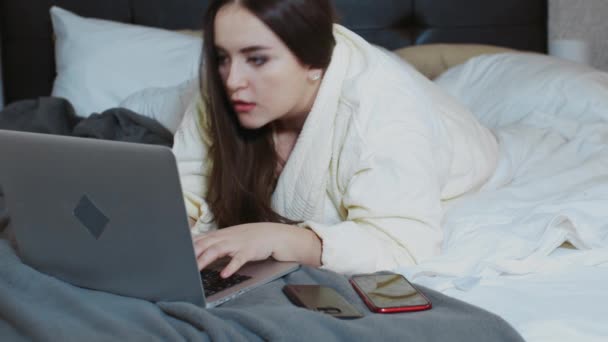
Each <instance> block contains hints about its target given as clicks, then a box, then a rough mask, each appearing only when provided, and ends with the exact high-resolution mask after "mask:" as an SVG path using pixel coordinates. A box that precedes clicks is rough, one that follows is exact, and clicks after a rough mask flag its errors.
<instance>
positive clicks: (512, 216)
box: [399, 53, 608, 342]
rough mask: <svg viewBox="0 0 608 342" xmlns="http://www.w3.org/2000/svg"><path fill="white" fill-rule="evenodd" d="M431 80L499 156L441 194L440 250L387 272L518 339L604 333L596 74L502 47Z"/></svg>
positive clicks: (603, 107) (603, 85)
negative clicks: (459, 192)
mask: <svg viewBox="0 0 608 342" xmlns="http://www.w3.org/2000/svg"><path fill="white" fill-rule="evenodd" d="M437 83H438V84H439V85H440V86H441V87H443V88H444V89H445V90H446V91H448V92H449V93H451V94H452V95H453V96H455V97H456V98H458V99H459V100H461V101H462V102H464V103H465V104H466V105H467V106H468V107H469V108H471V110H472V111H473V112H474V114H475V115H476V117H477V118H478V119H479V120H480V121H482V123H484V124H485V125H486V126H488V127H490V128H491V129H492V130H493V131H494V133H495V134H496V136H497V138H498V140H499V142H500V147H501V156H500V162H499V165H498V169H497V170H496V172H495V174H494V176H493V177H492V178H491V179H490V181H489V182H488V183H487V184H486V185H485V187H484V188H483V189H481V191H479V192H478V193H475V194H470V195H469V196H465V197H463V198H459V199H457V200H455V201H453V202H451V203H447V204H446V215H445V217H444V220H443V227H444V231H445V234H446V237H445V241H444V246H443V253H442V254H441V255H440V256H438V257H436V258H433V259H430V260H426V261H425V262H423V263H421V264H420V265H418V266H416V267H404V268H401V269H400V270H399V271H400V272H401V273H403V274H405V275H407V276H408V277H409V278H410V279H413V280H414V281H416V282H418V283H420V284H424V285H425V286H428V287H430V288H433V289H435V290H438V291H440V292H442V293H445V294H448V295H450V296H453V297H456V298H460V299H463V300H465V301H467V302H470V303H475V304H476V305H480V306H482V307H484V308H486V309H488V310H491V311H493V312H496V313H499V314H500V315H501V316H502V317H504V318H505V319H507V320H508V321H509V322H510V323H511V324H513V325H514V326H515V328H516V329H517V330H518V331H519V332H520V333H521V334H522V336H523V337H524V338H525V339H526V340H527V341H551V342H554V341H575V340H576V341H606V340H608V311H607V310H606V308H608V293H606V291H605V286H606V284H607V283H608V215H606V209H607V208H608V73H605V72H601V71H599V70H595V69H591V68H589V67H586V66H583V65H578V64H574V63H571V62H567V61H561V60H558V59H554V58H550V57H548V56H542V55H536V54H521V53H518V54H512V53H509V54H498V55H486V56H480V57H477V58H474V59H472V60H470V61H469V62H467V63H465V64H464V65H461V66H459V67H456V68H454V69H452V70H450V71H448V73H446V74H444V75H442V76H441V77H440V78H439V79H438V80H437Z"/></svg>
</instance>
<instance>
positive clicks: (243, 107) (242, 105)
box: [232, 101, 256, 113]
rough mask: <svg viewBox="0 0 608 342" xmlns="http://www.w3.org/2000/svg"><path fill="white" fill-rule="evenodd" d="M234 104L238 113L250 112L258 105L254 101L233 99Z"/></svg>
mask: <svg viewBox="0 0 608 342" xmlns="http://www.w3.org/2000/svg"><path fill="white" fill-rule="evenodd" d="M232 105H233V106H234V110H235V111H236V112H237V113H249V112H251V111H252V110H253V109H254V108H255V106H256V105H255V103H254V102H245V101H232Z"/></svg>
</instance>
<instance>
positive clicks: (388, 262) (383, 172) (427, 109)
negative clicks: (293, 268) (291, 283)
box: [301, 93, 496, 273]
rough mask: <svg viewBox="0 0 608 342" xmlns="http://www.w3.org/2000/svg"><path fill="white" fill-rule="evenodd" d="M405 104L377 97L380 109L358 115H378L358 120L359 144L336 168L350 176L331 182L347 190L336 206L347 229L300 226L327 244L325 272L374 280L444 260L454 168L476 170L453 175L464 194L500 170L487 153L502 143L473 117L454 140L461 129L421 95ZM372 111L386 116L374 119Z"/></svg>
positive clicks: (311, 224) (346, 150)
mask: <svg viewBox="0 0 608 342" xmlns="http://www.w3.org/2000/svg"><path fill="white" fill-rule="evenodd" d="M400 96H401V97H399V94H397V93H394V94H376V95H375V96H373V97H375V98H376V99H378V101H375V102H374V103H372V104H371V105H369V106H368V107H367V108H366V107H365V103H364V104H362V107H360V108H358V110H359V111H362V112H372V114H370V115H367V116H363V117H366V119H360V120H355V125H354V128H355V129H356V130H357V131H358V132H360V133H359V134H358V138H357V139H355V140H356V141H357V143H351V144H348V143H346V145H348V146H349V147H342V148H341V149H342V152H341V154H340V157H339V160H338V163H339V165H341V168H350V169H351V170H349V171H348V172H339V173H340V175H333V176H332V177H337V178H338V179H342V183H343V184H344V185H343V186H342V189H340V191H341V192H342V194H341V203H337V204H336V205H339V207H340V211H341V212H342V213H343V221H342V222H340V223H338V224H332V225H328V224H324V223H320V222H311V221H306V222H304V223H303V224H301V225H302V226H304V227H307V228H310V229H312V230H313V231H314V232H315V233H316V234H317V235H318V236H319V237H320V239H321V240H322V244H323V251H322V256H321V261H322V264H323V267H324V268H327V269H331V270H333V271H336V272H340V273H362V272H376V271H380V270H392V269H395V268H396V267H399V266H407V265H413V264H417V263H420V262H421V261H423V260H425V259H427V258H430V257H433V256H436V255H438V254H439V253H440V248H441V244H442V239H443V233H442V229H441V220H442V215H443V210H442V204H441V200H442V188H444V186H445V185H446V184H448V183H449V179H448V178H449V177H450V172H452V171H453V170H454V168H453V165H461V164H464V163H465V162H466V163H468V164H475V163H478V165H475V166H473V167H468V169H466V171H465V172H464V173H466V175H464V174H462V175H455V174H453V175H452V176H453V178H454V182H458V183H460V184H450V187H455V188H459V189H463V190H464V189H469V190H470V189H472V188H474V187H475V186H479V185H480V184H483V182H484V181H485V180H486V179H487V177H488V176H489V175H490V174H491V172H492V171H493V169H494V163H495V156H494V155H492V153H491V151H493V150H492V149H488V150H487V151H489V152H488V153H485V152H484V151H485V150H484V147H483V145H484V144H485V145H492V144H494V145H495V144H496V142H495V141H494V140H493V136H491V135H487V134H486V133H487V131H486V130H485V129H480V125H479V124H478V123H477V122H476V121H475V120H474V118H473V117H472V116H469V117H466V116H463V117H464V119H459V120H460V123H459V125H458V127H457V130H458V131H457V132H450V131H449V130H448V129H447V128H446V127H450V128H454V127H456V126H454V125H451V124H447V123H446V122H445V121H443V120H442V115H441V113H440V110H438V108H437V106H436V105H435V104H433V103H430V102H429V101H427V102H420V101H418V100H417V97H418V96H417V95H416V94H415V93H414V94H411V95H410V96H409V98H403V97H404V96H406V95H404V94H403V93H402V94H401V95H400ZM427 98H428V96H427ZM382 99H383V100H382ZM395 99H400V100H395ZM374 109H376V110H378V111H382V115H378V114H377V113H378V112H375V113H376V115H374V114H373V113H374ZM353 146H354V147H353ZM455 146H458V147H455ZM492 146H493V145H492ZM456 149H458V151H455V150H456ZM484 153H485V155H484ZM474 158H478V160H477V161H473V159H474ZM484 160H485V161H484ZM486 161H487V162H486ZM344 174H345V175H347V176H344ZM456 176H458V177H456ZM344 216H345V217H344Z"/></svg>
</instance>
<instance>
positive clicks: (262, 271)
mask: <svg viewBox="0 0 608 342" xmlns="http://www.w3.org/2000/svg"><path fill="white" fill-rule="evenodd" d="M0 164H1V166H0V187H2V188H3V189H4V195H5V200H6V206H7V209H8V213H9V215H10V218H11V226H12V229H13V231H14V233H15V237H16V240H17V246H18V250H19V254H20V256H21V258H22V260H23V261H24V262H25V263H26V264H28V265H30V266H32V267H34V268H36V269H38V270H39V271H41V272H44V273H47V274H49V275H51V276H54V277H56V278H58V279H61V280H64V281H66V282H68V283H71V284H73V285H76V286H79V287H84V288H89V289H94V290H100V291H105V292H110V293H114V294H118V295H123V296H129V297H136V298H141V299H146V300H149V301H152V302H158V301H186V302H190V303H192V304H195V305H198V306H201V307H214V306H217V305H220V304H222V303H224V302H226V301H227V300H230V299H232V298H234V297H236V296H238V295H240V294H242V293H244V292H246V291H249V290H251V289H254V288H256V287H258V286H260V285H263V284H265V283H268V282H270V281H272V280H275V279H277V278H280V277H282V276H284V275H286V274H288V273H290V272H292V271H294V270H296V269H297V268H298V267H299V265H298V264H297V263H289V262H278V261H274V260H270V259H269V260H265V261H260V262H250V263H247V264H246V265H245V266H244V267H243V268H241V269H240V270H239V271H238V275H236V276H232V277H230V278H228V280H225V281H222V279H221V278H220V277H219V275H218V272H219V269H221V266H222V262H221V261H220V262H218V263H216V264H215V265H214V267H208V268H205V269H204V270H203V271H202V272H199V270H198V267H197V264H196V258H195V254H194V247H193V242H192V236H191V233H190V229H189V227H188V219H187V215H186V209H185V205H184V199H183V196H182V190H181V186H180V180H179V176H178V172H177V166H176V161H175V157H174V156H173V153H172V151H171V149H169V148H167V147H162V146H156V145H144V144H136V143H124V142H115V141H107V140H95V139H88V138H74V137H66V136H56V135H48V134H37V133H24V132H14V131H4V130H0ZM214 277H215V278H219V281H220V282H221V283H222V285H219V287H218V288H211V286H216V285H215V284H214V282H216V281H218V279H216V280H207V279H208V278H214ZM203 279H205V280H203Z"/></svg>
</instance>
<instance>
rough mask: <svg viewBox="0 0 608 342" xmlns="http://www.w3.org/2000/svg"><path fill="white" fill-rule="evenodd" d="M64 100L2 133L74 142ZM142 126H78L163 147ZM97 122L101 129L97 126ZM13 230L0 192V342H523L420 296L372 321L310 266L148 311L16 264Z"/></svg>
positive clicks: (340, 280)
mask: <svg viewBox="0 0 608 342" xmlns="http://www.w3.org/2000/svg"><path fill="white" fill-rule="evenodd" d="M62 101H63V100H59V101H58V100H56V99H48V98H47V99H42V100H37V102H30V103H29V104H28V103H26V104H22V106H21V107H19V108H21V109H26V110H24V111H23V112H22V114H24V115H25V116H24V117H19V116H18V115H16V114H15V113H16V112H15V111H14V110H15V109H16V108H15V107H12V110H13V112H11V113H10V114H11V115H12V114H15V115H13V116H10V115H4V116H3V115H2V114H3V113H4V112H3V113H0V126H1V125H2V124H4V125H5V126H4V128H7V125H9V124H11V125H13V126H12V129H21V130H29V131H38V132H40V131H44V132H46V133H55V134H70V135H73V134H74V131H75V127H77V125H79V124H81V125H82V123H83V122H85V121H84V120H78V119H76V118H74V117H73V116H72V115H73V113H70V110H71V106H69V103H66V102H62ZM27 105H29V107H28V106H27ZM28 108H29V109H28ZM125 113H126V114H125ZM4 114H5V113H4ZM123 119H124V120H123ZM140 119H141V118H139V117H138V116H137V115H134V114H131V113H127V112H124V111H121V110H115V111H113V112H110V114H107V113H106V114H105V116H103V118H101V119H100V120H101V121H99V122H97V123H94V121H91V120H89V121H88V122H85V124H84V125H85V126H86V127H85V126H81V127H84V129H85V131H86V129H90V133H91V134H92V135H95V134H97V135H98V137H101V138H110V139H114V140H117V139H118V140H123V141H139V142H142V141H143V142H151V143H158V142H159V141H165V142H166V137H165V138H162V134H160V135H158V134H157V132H156V131H157V130H158V127H156V126H155V124H154V123H152V124H151V123H150V122H149V121H146V120H143V121H137V120H140ZM3 120H4V121H3ZM61 120H64V121H63V122H61ZM85 120H87V119H85ZM121 120H122V121H121ZM100 122H104V124H101V125H98V124H100ZM142 123H143V124H142ZM96 125H98V126H96ZM104 127H106V128H105V129H104ZM160 131H161V132H162V130H160ZM159 139H160V140H159ZM1 158H2V156H0V165H1ZM0 167H1V166H0ZM10 231H11V229H10V220H9V219H8V213H7V212H6V209H5V206H4V202H3V197H2V189H1V187H0V340H1V341H18V340H45V341H46V340H54V341H180V340H188V341H190V340H197V341H198V340H201V341H204V340H215V341H262V340H264V341H266V340H271V341H311V340H312V341H314V340H320V341H344V340H365V341H372V340H391V341H397V340H398V341H451V342H456V341H522V339H521V337H520V336H519V335H518V334H517V332H516V331H514V330H513V328H511V327H510V326H509V325H508V324H507V323H506V322H505V321H504V320H502V319H501V318H500V317H498V316H496V315H494V314H491V313H489V312H486V311H484V310H481V309H479V308H476V307H474V306H471V305H468V304H466V303H463V302H460V301H458V300H456V299H453V298H450V297H447V296H444V295H442V294H440V293H437V292H434V291H431V290H428V289H424V288H422V289H421V290H422V291H423V292H424V293H425V294H426V295H427V296H428V297H429V299H430V300H431V301H432V303H433V309H431V310H429V311H423V312H417V313H403V314H390V315H382V314H373V313H371V312H370V311H369V310H368V309H367V308H366V307H365V305H364V304H363V302H362V301H361V300H360V299H359V298H358V296H357V295H356V293H355V292H354V291H353V289H352V288H351V286H350V284H349V283H348V281H347V279H346V278H345V277H344V276H341V275H338V274H335V273H332V272H327V271H321V270H317V269H312V268H307V267H303V268H302V269H300V270H299V271H297V272H294V273H292V274H290V275H288V276H287V277H284V278H282V279H279V280H277V281H274V282H272V283H270V284H267V285H265V286H262V287H261V288H259V289H256V290H254V291H251V292H249V293H247V294H245V295H243V296H241V297H239V298H237V299H235V300H232V301H230V302H228V303H226V304H224V305H223V306H221V307H218V308H214V309H203V308H200V307H196V306H194V305H192V304H188V303H178V302H173V303H170V302H160V303H150V302H147V301H143V300H138V299H134V298H127V297H122V296H117V295H112V294H109V293H103V292H99V291H93V290H87V289H82V288H78V287H75V286H72V285H70V284H67V283H65V282H63V281H60V280H58V279H55V278H53V277H50V276H48V275H45V274H43V273H40V272H38V271H36V270H35V269H32V268H30V267H29V266H27V265H25V264H23V263H22V262H21V259H20V258H19V256H18V255H17V253H16V252H15V250H16V249H15V247H16V245H15V244H14V241H12V242H10V241H11V234H10ZM159 277H162V275H160V274H159ZM285 284H322V285H326V286H330V287H333V288H334V289H336V290H337V291H338V292H339V293H341V294H342V295H343V296H344V297H345V298H347V299H348V300H349V301H350V302H351V303H353V304H354V305H355V306H356V307H357V308H358V309H359V311H361V312H363V313H364V314H365V316H364V317H363V318H359V319H355V320H339V319H336V318H333V317H330V316H328V315H325V314H322V313H317V312H312V311H308V310H306V309H302V308H298V307H296V306H294V305H292V304H291V302H289V300H288V299H287V298H286V297H285V295H284V294H283V293H282V287H283V286H284V285H285ZM150 286H154V284H150Z"/></svg>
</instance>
